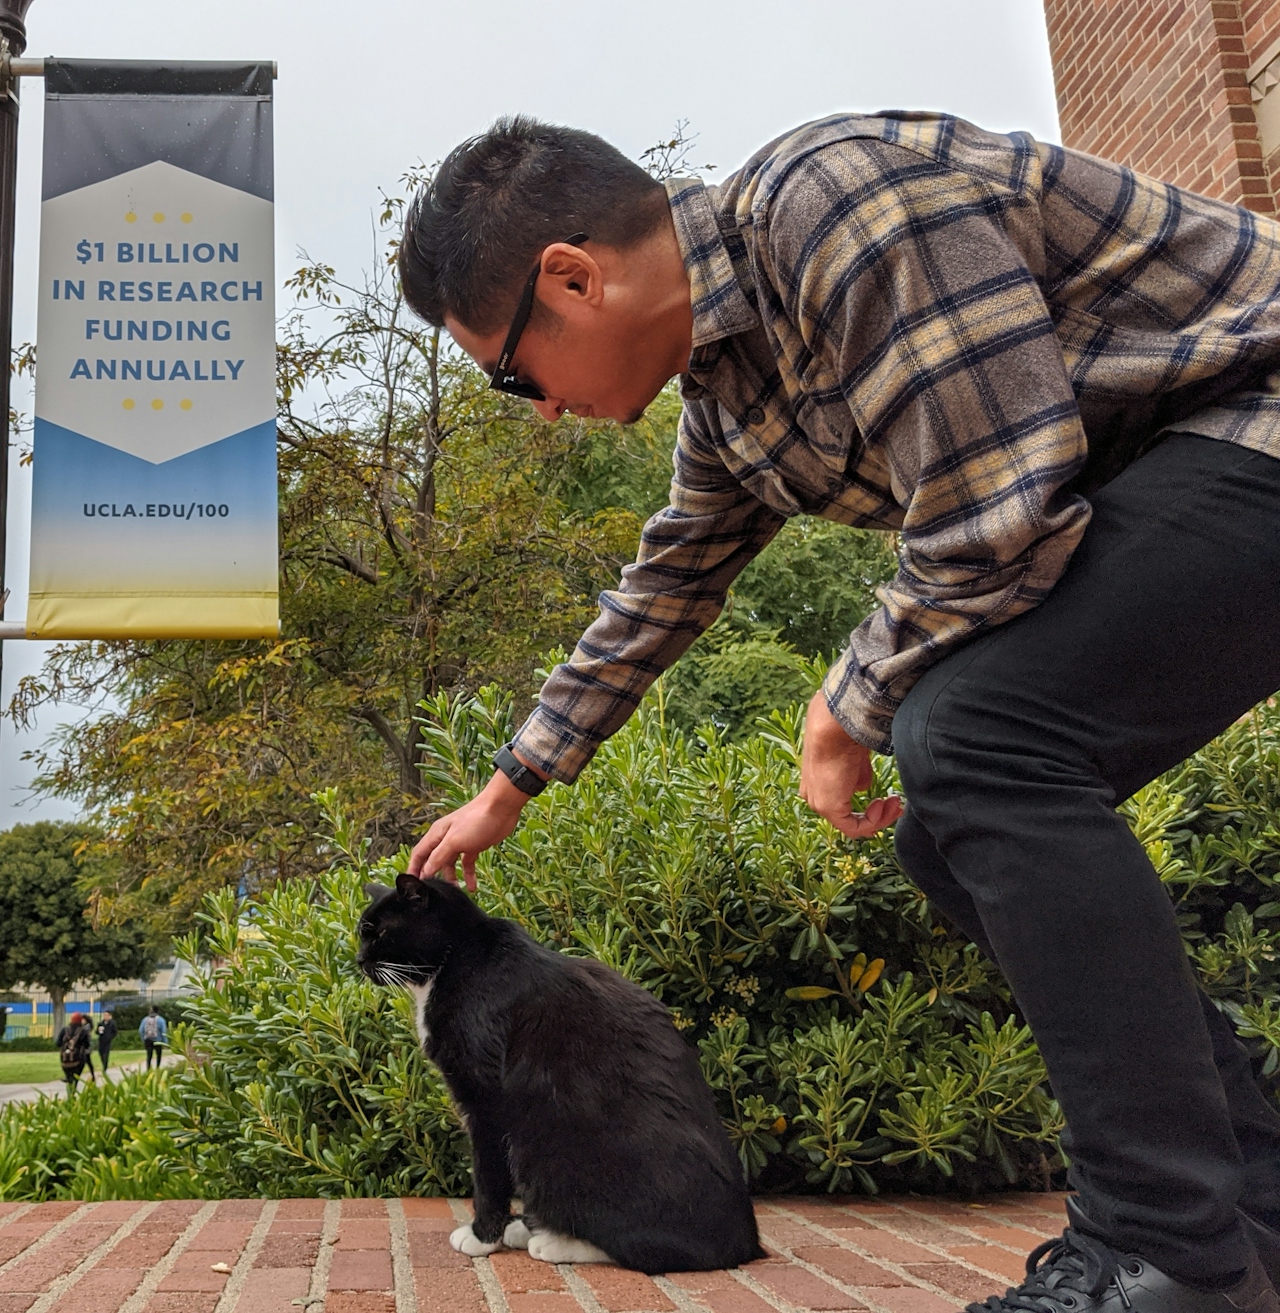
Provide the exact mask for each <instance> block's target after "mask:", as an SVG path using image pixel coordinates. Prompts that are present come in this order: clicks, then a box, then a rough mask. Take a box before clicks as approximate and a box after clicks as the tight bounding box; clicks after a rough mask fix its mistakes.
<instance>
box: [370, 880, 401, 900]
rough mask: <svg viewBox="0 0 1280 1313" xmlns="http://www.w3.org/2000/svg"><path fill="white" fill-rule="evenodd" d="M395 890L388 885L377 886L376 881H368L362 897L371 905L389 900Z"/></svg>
mask: <svg viewBox="0 0 1280 1313" xmlns="http://www.w3.org/2000/svg"><path fill="white" fill-rule="evenodd" d="M393 893H395V890H394V889H392V887H391V886H390V885H389V884H379V883H378V882H377V881H376V880H370V881H369V883H368V884H367V885H365V887H364V896H365V897H366V898H367V899H368V900H369V901H370V902H371V903H380V902H382V900H383V899H384V898H390V897H391V895H392V894H393Z"/></svg>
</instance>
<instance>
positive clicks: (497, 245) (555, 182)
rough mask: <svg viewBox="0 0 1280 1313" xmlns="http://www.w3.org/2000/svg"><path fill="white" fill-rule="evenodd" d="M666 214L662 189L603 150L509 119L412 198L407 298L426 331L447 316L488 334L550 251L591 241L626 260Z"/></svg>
mask: <svg viewBox="0 0 1280 1313" xmlns="http://www.w3.org/2000/svg"><path fill="white" fill-rule="evenodd" d="M666 214H667V206H666V193H665V191H664V189H663V187H662V184H661V183H660V182H658V181H656V180H655V179H654V178H652V177H651V176H650V175H649V174H648V173H646V172H645V170H644V169H642V168H641V167H640V165H638V164H636V163H635V162H634V161H632V160H629V159H628V158H627V157H626V156H625V155H624V154H623V153H622V152H621V151H620V150H618V149H616V148H615V147H613V146H610V145H609V143H608V142H607V141H603V140H602V139H601V138H599V137H597V136H595V135H594V134H592V133H590V132H582V131H581V130H579V129H577V128H563V127H557V126H555V125H554V124H550V123H539V122H538V120H537V119H532V118H529V117H527V116H526V115H523V114H517V115H514V116H512V117H510V118H501V119H499V120H498V121H497V122H496V123H495V124H494V125H493V126H492V127H491V128H490V129H489V130H488V131H487V132H484V133H481V134H480V136H478V137H471V138H470V139H469V140H467V141H464V142H463V143H462V144H461V145H459V146H455V147H454V148H453V150H451V151H450V152H449V154H448V155H447V156H446V158H445V160H444V163H442V164H441V165H440V167H439V169H438V170H437V171H436V174H435V176H434V178H432V180H431V181H430V182H428V183H427V184H426V185H425V186H424V187H423V188H422V189H421V190H420V191H419V192H418V195H417V196H416V197H415V198H414V201H413V204H412V205H411V206H410V208H409V214H408V218H407V219H406V221H405V227H404V238H403V240H402V241H401V243H400V256H399V266H400V282H401V285H402V287H403V288H404V296H405V300H406V301H407V302H408V303H409V305H410V306H411V307H412V308H413V310H415V311H416V312H417V313H418V314H419V315H420V316H421V317H422V318H423V319H425V320H426V321H427V322H428V323H429V324H434V325H436V326H437V327H439V326H441V325H442V324H443V323H444V317H445V315H446V314H448V315H452V316H453V317H454V318H455V319H457V320H458V321H459V322H460V323H462V324H465V325H466V326H467V327H468V328H469V329H471V330H472V331H473V332H477V333H491V332H493V331H494V330H495V329H496V328H498V327H499V326H500V325H501V324H502V323H503V322H504V320H505V319H508V318H510V316H511V314H512V313H514V310H515V304H516V301H517V299H518V298H519V295H520V287H521V285H522V284H523V282H524V280H525V278H526V277H527V276H528V273H529V271H530V270H531V269H532V268H533V266H534V265H535V264H536V263H537V260H538V257H539V255H540V254H541V252H542V251H543V250H544V249H545V248H546V247H547V246H549V245H550V244H551V243H552V242H563V241H565V240H567V239H568V238H569V237H571V236H572V235H573V234H574V233H578V232H585V233H586V234H587V236H588V237H589V238H590V239H591V240H592V241H595V242H600V243H601V244H603V245H605V246H612V247H614V248H616V249H618V250H626V249H627V248H628V247H630V246H634V245H635V244H636V243H637V242H639V241H641V240H642V239H643V238H645V237H647V236H648V235H649V234H650V233H652V232H653V231H654V230H655V229H656V228H657V227H658V225H659V224H660V223H661V222H662V221H663V219H664V218H665V217H666Z"/></svg>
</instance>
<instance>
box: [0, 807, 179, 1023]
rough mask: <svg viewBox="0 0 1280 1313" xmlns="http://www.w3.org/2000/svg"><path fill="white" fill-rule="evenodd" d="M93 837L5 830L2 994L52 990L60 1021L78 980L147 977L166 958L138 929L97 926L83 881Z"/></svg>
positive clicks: (0, 891) (0, 896)
mask: <svg viewBox="0 0 1280 1313" xmlns="http://www.w3.org/2000/svg"><path fill="white" fill-rule="evenodd" d="M93 837H94V836H93V835H92V833H91V832H90V831H88V830H86V829H85V828H84V827H83V826H77V825H56V824H54V823H52V822H50V821H39V822H37V823H36V824H34V825H15V826H14V827H13V829H11V830H6V831H4V832H3V833H0V989H12V988H13V987H14V986H15V985H27V986H34V987H36V988H39V989H44V990H47V991H48V993H49V997H50V998H51V999H52V1000H53V1024H54V1029H55V1030H57V1029H58V1028H59V1027H61V1026H62V1024H63V1022H64V1020H65V1012H66V1009H65V1006H64V1003H65V999H66V996H67V991H68V990H69V989H70V988H71V987H72V985H74V984H76V983H82V984H88V985H96V984H102V983H103V982H104V981H107V980H120V979H122V978H125V977H131V976H146V975H150V973H151V972H152V971H153V970H154V969H155V965H156V962H157V961H158V960H159V954H158V953H157V951H156V948H155V946H154V945H153V944H152V943H151V942H149V941H148V939H147V936H146V934H145V932H144V931H143V929H142V928H141V927H140V926H138V925H136V924H130V925H104V924H98V925H95V924H94V922H93V920H92V918H91V916H90V915H89V908H88V900H87V899H86V896H85V891H84V888H83V886H82V884H81V878H82V876H83V874H84V857H83V852H84V850H85V849H86V847H87V846H88V845H89V844H90V843H91V842H92V839H93Z"/></svg>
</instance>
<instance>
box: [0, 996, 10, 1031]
mask: <svg viewBox="0 0 1280 1313" xmlns="http://www.w3.org/2000/svg"><path fill="white" fill-rule="evenodd" d="M8 1029H9V1009H8V1008H7V1007H5V1005H4V1004H3V1003H0V1040H3V1039H4V1035H5V1031H7V1030H8Z"/></svg>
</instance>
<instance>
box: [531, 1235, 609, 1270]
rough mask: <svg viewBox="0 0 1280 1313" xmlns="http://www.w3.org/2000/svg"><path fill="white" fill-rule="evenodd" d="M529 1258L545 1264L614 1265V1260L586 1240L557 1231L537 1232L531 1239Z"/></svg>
mask: <svg viewBox="0 0 1280 1313" xmlns="http://www.w3.org/2000/svg"><path fill="white" fill-rule="evenodd" d="M529 1257H530V1258H536V1259H538V1260H539V1261H540V1262H543V1263H612V1262H613V1259H611V1258H610V1257H609V1255H608V1254H606V1253H605V1252H604V1250H603V1249H597V1248H596V1247H595V1245H593V1244H590V1243H588V1242H587V1241H586V1240H578V1239H576V1238H575V1237H574V1236H571V1235H560V1234H559V1233H558V1232H556V1231H536V1232H534V1234H533V1235H532V1236H530V1237H529Z"/></svg>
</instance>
